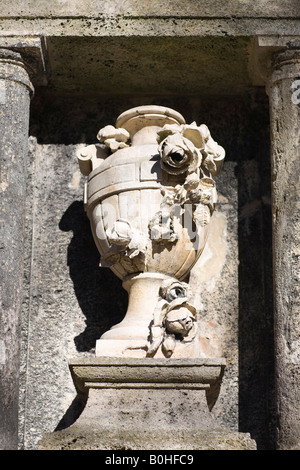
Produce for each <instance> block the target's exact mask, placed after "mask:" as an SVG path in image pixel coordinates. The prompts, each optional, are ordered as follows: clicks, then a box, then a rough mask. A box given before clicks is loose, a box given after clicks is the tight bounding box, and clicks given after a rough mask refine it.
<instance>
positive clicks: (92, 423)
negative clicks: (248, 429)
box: [40, 358, 255, 451]
mask: <svg viewBox="0 0 300 470" xmlns="http://www.w3.org/2000/svg"><path fill="white" fill-rule="evenodd" d="M224 367H225V361H224V360H213V359H198V360H197V359H136V358H128V359H124V358H86V359H84V360H82V359H80V360H76V359H74V360H72V361H70V370H71V373H72V377H73V380H74V384H75V386H76V388H77V391H78V393H79V394H80V395H82V397H83V399H84V400H87V403H86V406H85V409H84V411H83V413H82V414H81V416H80V417H79V418H78V420H77V421H76V422H75V423H74V424H73V425H72V426H70V427H69V428H67V429H64V430H62V431H57V432H55V433H50V434H46V435H45V436H44V437H43V439H42V440H41V441H40V448H41V449H42V450H127V451H130V450H179V451H180V450H183V451H185V450H255V442H254V441H253V440H252V439H251V438H250V436H249V435H248V434H242V433H238V432H234V431H229V430H227V429H224V428H222V427H221V426H218V425H217V424H216V422H215V421H214V419H213V417H212V415H211V413H210V411H209V408H211V407H212V406H213V404H214V402H215V400H216V399H217V395H218V391H219V387H220V381H221V378H222V375H223V371H224ZM86 395H88V396H87V397H86Z"/></svg>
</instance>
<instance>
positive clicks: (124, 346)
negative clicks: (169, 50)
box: [40, 106, 255, 450]
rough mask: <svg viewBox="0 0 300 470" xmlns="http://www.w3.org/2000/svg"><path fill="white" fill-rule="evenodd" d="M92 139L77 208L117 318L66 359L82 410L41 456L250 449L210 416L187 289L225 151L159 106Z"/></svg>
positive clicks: (218, 365)
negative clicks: (110, 276)
mask: <svg viewBox="0 0 300 470" xmlns="http://www.w3.org/2000/svg"><path fill="white" fill-rule="evenodd" d="M97 137H98V140H99V144H96V145H91V146H88V147H87V148H86V149H81V150H80V154H79V156H78V160H79V164H80V169H81V171H82V173H83V174H84V175H86V176H87V183H86V186H85V197H84V203H85V208H86V212H87V216H88V217H89V220H90V224H91V230H92V233H93V237H94V240H95V243H96V246H97V248H98V250H99V253H100V266H101V267H104V268H110V269H111V270H112V271H113V272H114V273H115V274H116V276H118V277H119V278H120V279H122V281H123V287H124V288H125V289H126V290H127V292H128V295H129V302H128V309H127V312H126V315H125V317H124V319H123V320H122V321H121V322H120V323H119V324H117V325H115V326H113V327H112V328H111V329H110V330H109V331H107V332H106V333H104V334H103V335H102V337H101V338H99V340H97V344H96V353H95V357H92V358H80V359H74V360H71V361H70V369H71V373H72V377H73V380H74V384H75V387H76V390H77V392H78V394H79V395H80V396H81V397H82V398H83V400H85V401H86V406H85V409H84V411H83V412H82V414H81V416H80V417H79V418H78V420H77V421H76V422H75V423H74V424H73V425H72V426H71V427H70V428H68V429H65V430H63V431H59V432H57V433H53V434H50V435H48V436H45V437H44V439H43V440H42V441H41V443H40V445H41V448H44V449H49V448H52V449H132V450H136V449H157V450H160V449H254V448H255V443H254V442H253V441H252V440H251V439H250V437H249V436H247V435H244V434H240V433H236V432H232V431H229V430H227V429H223V428H221V427H220V426H219V425H217V423H216V422H215V421H214V419H213V417H212V414H211V409H212V407H213V405H214V403H215V401H216V399H217V397H218V394H219V390H220V386H221V381H222V377H223V373H224V369H225V359H224V358H222V357H217V358H216V357H214V356H213V353H212V354H211V357H207V351H209V347H207V345H206V346H205V348H204V347H203V341H204V335H205V333H202V331H201V330H199V328H198V315H199V312H197V310H196V308H195V306H194V305H193V292H192V291H191V288H190V286H189V284H188V275H189V272H190V270H191V268H192V267H193V265H194V264H195V263H196V261H197V260H198V258H199V256H200V255H201V253H202V251H203V249H204V246H205V243H206V239H207V236H208V228H209V221H210V217H211V215H212V213H213V211H214V207H215V203H216V200H217V193H216V187H215V182H214V179H213V177H214V176H215V175H217V174H218V172H219V171H220V169H221V166H222V162H223V159H224V156H225V152H224V149H223V148H222V147H221V146H219V145H218V144H217V143H216V142H215V141H214V140H213V139H212V137H211V135H210V132H209V130H208V128H207V126H205V125H204V124H202V125H200V126H197V124H196V123H192V124H190V125H187V124H186V123H185V120H184V118H183V116H181V115H180V114H179V113H178V112H176V111H174V110H172V109H169V108H163V107H160V106H142V107H139V108H134V109H131V110H129V111H126V112H125V113H123V114H121V116H119V118H118V119H117V121H116V127H113V126H106V127H104V128H103V129H101V130H100V131H99V133H98V136H97ZM112 295H113V294H112ZM202 335H203V336H202ZM204 351H205V353H204Z"/></svg>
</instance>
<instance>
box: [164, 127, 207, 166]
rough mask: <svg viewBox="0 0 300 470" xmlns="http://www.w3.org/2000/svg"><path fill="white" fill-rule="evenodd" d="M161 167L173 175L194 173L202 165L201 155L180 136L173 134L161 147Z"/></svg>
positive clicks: (188, 141)
mask: <svg viewBox="0 0 300 470" xmlns="http://www.w3.org/2000/svg"><path fill="white" fill-rule="evenodd" d="M159 153H160V156H161V167H162V169H163V170H165V171H166V172H167V173H170V174H171V175H180V174H182V173H186V172H187V171H188V172H193V171H195V170H196V168H197V167H198V166H199V164H200V163H201V153H200V152H199V150H198V149H197V148H196V147H195V146H194V144H193V143H192V142H191V141H190V140H188V139H186V138H185V137H183V136H182V135H180V134H171V135H169V136H168V137H166V138H165V139H164V140H163V141H162V142H161V144H160V145H159Z"/></svg>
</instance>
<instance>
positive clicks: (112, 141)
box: [97, 125, 130, 153]
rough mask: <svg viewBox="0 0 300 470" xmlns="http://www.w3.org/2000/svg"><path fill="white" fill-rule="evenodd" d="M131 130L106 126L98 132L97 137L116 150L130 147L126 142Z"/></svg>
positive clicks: (113, 150) (112, 150)
mask: <svg viewBox="0 0 300 470" xmlns="http://www.w3.org/2000/svg"><path fill="white" fill-rule="evenodd" d="M129 137H130V135H129V132H127V131H126V129H123V128H121V127H120V128H118V129H117V128H115V127H114V126H111V125H109V126H105V127H103V128H102V129H100V131H99V132H98V134H97V139H98V140H99V141H100V142H101V143H104V145H105V146H106V147H107V148H109V149H110V150H111V152H113V153H114V152H116V151H117V150H119V149H121V148H125V147H128V144H126V142H127V141H128V140H129Z"/></svg>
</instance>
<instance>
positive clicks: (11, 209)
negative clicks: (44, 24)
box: [0, 49, 32, 449]
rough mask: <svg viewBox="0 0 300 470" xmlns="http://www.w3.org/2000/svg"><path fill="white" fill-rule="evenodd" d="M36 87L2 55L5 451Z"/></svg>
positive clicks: (0, 274) (12, 58) (12, 437)
mask: <svg viewBox="0 0 300 470" xmlns="http://www.w3.org/2000/svg"><path fill="white" fill-rule="evenodd" d="M31 92H32V85H31V82H30V80H29V76H28V74H27V71H26V69H25V67H24V63H23V61H22V58H21V56H20V54H18V53H15V52H12V51H9V50H2V49H0V122H1V139H0V160H1V167H0V172H1V179H0V194H1V213H0V214H1V215H0V218H1V220H0V254H1V258H0V279H1V288H0V295H1V317H0V344H1V355H0V388H1V394H0V414H1V420H0V448H1V449H15V448H16V447H17V443H18V387H19V366H20V362H19V359H20V358H19V351H20V320H21V307H22V295H23V275H24V271H23V261H24V231H25V194H26V192H25V182H26V156H27V151H28V128H29V103H30V94H31Z"/></svg>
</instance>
